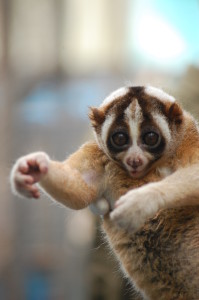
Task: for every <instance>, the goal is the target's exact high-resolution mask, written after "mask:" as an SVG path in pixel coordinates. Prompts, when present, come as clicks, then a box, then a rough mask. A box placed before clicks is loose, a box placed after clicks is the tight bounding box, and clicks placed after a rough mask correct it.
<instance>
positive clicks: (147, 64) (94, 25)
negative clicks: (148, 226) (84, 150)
mask: <svg viewBox="0 0 199 300" xmlns="http://www.w3.org/2000/svg"><path fill="white" fill-rule="evenodd" d="M130 84H134V85H135V84H139V85H141V84H151V85H155V86H158V87H162V88H164V89H165V90H166V91H168V92H169V93H171V94H173V95H175V96H176V97H177V99H179V101H181V102H182V103H183V104H184V106H185V107H186V108H187V109H188V110H189V111H191V112H192V113H193V114H194V115H195V116H196V117H197V116H198V115H199V105H198V99H199V1H197V0H190V1H185V0H183V1H182V0H175V1H172V0H162V1H158V0H109V1H107V0H92V1H89V0H0V166H1V167H0V300H1V299H2V300H15V299H16V300H18V299H20V300H65V299H67V300H112V299H113V300H122V299H125V300H128V299H137V298H136V295H135V294H134V293H133V291H132V288H131V287H130V286H129V285H128V283H127V282H126V281H125V280H124V279H122V276H121V274H120V272H119V271H118V265H117V263H116V262H115V260H114V257H113V255H112V254H111V252H110V250H109V249H108V247H107V245H106V243H105V242H104V240H103V238H102V233H101V231H100V225H99V223H100V220H99V219H97V218H95V217H94V216H93V215H92V214H91V213H90V212H89V211H88V210H83V211H79V212H72V211H70V210H68V209H66V208H64V207H63V206H61V205H58V204H55V203H52V201H51V200H49V199H47V198H46V197H42V199H41V200H24V199H18V198H16V197H14V196H13V195H12V194H11V191H10V186H9V172H10V168H11V166H12V165H13V163H14V161H15V160H16V159H17V158H18V157H19V156H21V155H24V154H26V153H29V152H32V151H38V150H43V151H46V152H48V153H49V155H50V156H51V157H52V158H54V159H57V160H64V159H65V157H66V156H67V155H69V154H70V153H72V152H73V151H74V150H76V149H77V148H78V147H79V146H80V145H81V144H82V143H83V142H85V141H87V140H88V139H90V138H92V133H91V129H90V125H89V122H88V118H87V112H88V106H92V105H93V106H96V105H98V104H99V103H100V102H101V101H102V100H103V99H104V97H106V96H107V94H109V93H110V92H112V91H113V90H114V89H116V88H119V87H121V86H124V85H130Z"/></svg>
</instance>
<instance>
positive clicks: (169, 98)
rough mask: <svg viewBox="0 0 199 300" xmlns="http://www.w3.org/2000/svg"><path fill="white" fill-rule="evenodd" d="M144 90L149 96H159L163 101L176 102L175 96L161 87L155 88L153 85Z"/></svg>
mask: <svg viewBox="0 0 199 300" xmlns="http://www.w3.org/2000/svg"><path fill="white" fill-rule="evenodd" d="M144 92H145V93H146V94H147V95H149V96H152V97H155V98H158V99H159V100H160V101H162V102H168V101H169V102H175V98H174V97H173V96H170V95H169V94H167V93H165V92H164V91H162V90H161V89H158V88H155V87H153V86H147V87H145V89H144Z"/></svg>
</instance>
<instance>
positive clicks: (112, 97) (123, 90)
mask: <svg viewBox="0 0 199 300" xmlns="http://www.w3.org/2000/svg"><path fill="white" fill-rule="evenodd" d="M128 92H129V88H127V87H122V88H120V89H118V90H116V91H114V92H113V93H111V94H110V95H109V96H108V97H107V98H105V99H104V101H103V102H102V104H101V105H100V107H102V106H104V105H107V104H110V103H111V102H113V101H114V100H116V99H117V98H119V97H122V96H125V95H126V94H128Z"/></svg>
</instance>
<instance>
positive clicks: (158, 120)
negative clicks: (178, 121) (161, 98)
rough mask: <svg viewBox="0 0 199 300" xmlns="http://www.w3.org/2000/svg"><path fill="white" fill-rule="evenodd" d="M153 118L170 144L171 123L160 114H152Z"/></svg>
mask: <svg viewBox="0 0 199 300" xmlns="http://www.w3.org/2000/svg"><path fill="white" fill-rule="evenodd" d="M152 117H153V120H154V121H155V123H156V124H157V126H158V127H159V128H160V130H161V132H162V134H163V136H164V137H165V138H166V140H167V143H166V144H168V143H169V142H170V141H171V132H170V129H169V125H168V123H167V121H166V119H165V118H164V117H163V116H162V115H159V114H152Z"/></svg>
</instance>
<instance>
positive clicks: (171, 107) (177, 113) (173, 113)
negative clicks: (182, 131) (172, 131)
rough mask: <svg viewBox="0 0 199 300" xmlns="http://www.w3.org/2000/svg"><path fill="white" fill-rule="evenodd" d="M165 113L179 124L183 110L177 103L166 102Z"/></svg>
mask: <svg viewBox="0 0 199 300" xmlns="http://www.w3.org/2000/svg"><path fill="white" fill-rule="evenodd" d="M166 115H167V117H168V118H169V120H171V121H174V122H175V123H176V124H181V123H182V120H183V111H182V108H181V107H180V105H179V104H178V103H176V102H175V103H172V104H168V105H167V106H166Z"/></svg>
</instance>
